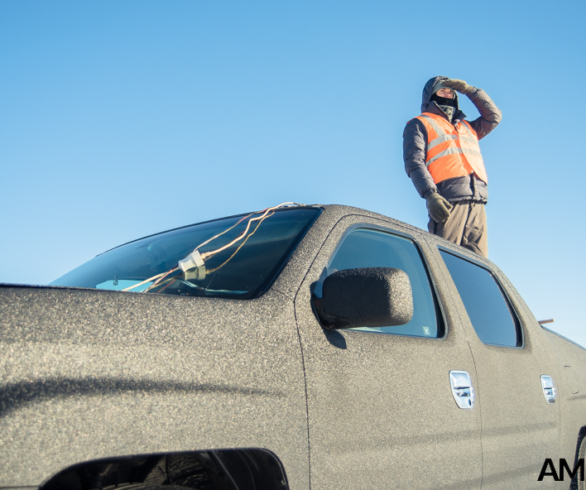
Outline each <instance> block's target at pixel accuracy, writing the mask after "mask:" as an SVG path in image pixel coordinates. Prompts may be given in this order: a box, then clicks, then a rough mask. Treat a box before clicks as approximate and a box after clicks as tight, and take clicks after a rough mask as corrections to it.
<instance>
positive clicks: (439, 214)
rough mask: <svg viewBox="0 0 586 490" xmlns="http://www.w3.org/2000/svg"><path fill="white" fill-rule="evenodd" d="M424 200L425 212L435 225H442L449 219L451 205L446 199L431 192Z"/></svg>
mask: <svg viewBox="0 0 586 490" xmlns="http://www.w3.org/2000/svg"><path fill="white" fill-rule="evenodd" d="M426 199H427V210H428V211H429V215H430V216H431V219H432V220H434V221H435V222H436V223H442V222H443V221H446V220H447V219H448V218H449V217H450V211H451V209H452V205H451V204H450V203H449V201H448V200H447V199H445V198H444V197H442V196H440V195H439V194H438V193H437V192H432V193H431V194H430V195H429V196H427V198H426Z"/></svg>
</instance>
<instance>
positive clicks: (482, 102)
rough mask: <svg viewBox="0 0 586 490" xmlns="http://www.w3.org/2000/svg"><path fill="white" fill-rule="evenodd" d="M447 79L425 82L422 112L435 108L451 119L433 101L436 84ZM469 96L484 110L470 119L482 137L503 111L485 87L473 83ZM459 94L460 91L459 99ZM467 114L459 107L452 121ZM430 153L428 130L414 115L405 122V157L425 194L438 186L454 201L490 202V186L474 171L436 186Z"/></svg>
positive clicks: (407, 165)
mask: <svg viewBox="0 0 586 490" xmlns="http://www.w3.org/2000/svg"><path fill="white" fill-rule="evenodd" d="M446 79H447V77H435V78H432V79H431V80H429V81H428V82H427V83H426V84H425V87H424V89H423V97H422V102H421V112H422V113H423V112H431V113H433V114H438V115H440V116H443V117H445V118H446V119H448V118H447V117H446V115H445V114H444V112H443V111H442V110H441V109H440V107H439V106H438V105H437V103H436V102H435V101H430V98H431V96H432V94H433V87H434V86H435V85H436V84H437V83H439V82H440V81H441V80H446ZM467 96H468V98H469V99H470V100H471V101H472V103H473V104H474V105H475V106H476V108H477V109H478V112H480V117H479V118H478V119H475V120H474V121H470V125H471V126H472V127H473V128H474V130H475V131H476V133H477V134H478V139H479V140H480V139H482V138H484V137H485V136H486V135H487V134H488V133H490V132H491V131H492V130H493V129H494V128H496V127H497V126H498V124H499V123H500V121H501V111H500V110H499V108H498V107H497V106H496V105H495V104H494V102H493V101H492V99H491V98H490V97H489V96H488V95H487V93H486V92H485V91H484V90H482V89H479V88H475V87H473V88H472V90H471V91H470V92H469V93H468V94H467ZM457 97H458V96H457V95H456V102H457ZM465 117H466V114H464V113H463V112H462V111H461V110H460V109H459V107H457V109H456V112H455V114H454V117H453V119H452V124H454V125H456V124H457V123H458V122H459V121H461V120H463V119H464V118H465ZM426 153H427V130H426V129H425V126H424V125H423V123H421V121H419V120H418V119H411V121H409V122H408V123H407V126H405V131H403V159H404V160H405V171H406V172H407V175H408V176H409V177H410V178H411V180H412V181H413V184H414V185H415V188H416V189H417V191H418V192H419V194H420V195H421V197H427V195H428V194H430V193H431V192H434V191H436V190H437V191H438V192H439V193H440V194H441V195H442V196H443V197H445V198H446V199H447V200H448V201H452V202H457V201H476V202H483V203H486V202H487V200H488V188H487V186H486V184H485V183H484V182H483V181H482V180H480V179H478V178H476V177H475V176H474V174H471V175H467V176H465V177H455V178H453V179H448V180H444V181H442V182H440V183H439V184H437V186H436V184H435V183H434V181H433V178H432V177H431V175H430V173H429V171H428V170H427V166H426V165H425V155H426Z"/></svg>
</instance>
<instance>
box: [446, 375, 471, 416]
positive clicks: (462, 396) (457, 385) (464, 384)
mask: <svg viewBox="0 0 586 490" xmlns="http://www.w3.org/2000/svg"><path fill="white" fill-rule="evenodd" d="M450 386H451V387H452V395H454V400H456V404H457V405H458V407H460V408H474V387H473V386H472V381H471V380H470V375H469V374H468V373H467V372H466V371H450Z"/></svg>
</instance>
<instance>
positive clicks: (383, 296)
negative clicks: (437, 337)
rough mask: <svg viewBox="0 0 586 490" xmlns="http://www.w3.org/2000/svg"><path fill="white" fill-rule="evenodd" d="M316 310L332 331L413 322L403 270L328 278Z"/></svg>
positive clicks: (338, 274) (344, 272)
mask: <svg viewBox="0 0 586 490" xmlns="http://www.w3.org/2000/svg"><path fill="white" fill-rule="evenodd" d="M313 301H314V306H315V309H316V310H317V313H318V316H319V317H320V320H321V321H322V323H323V324H324V325H325V326H326V327H327V328H330V329H339V328H349V327H388V326H397V325H404V324H406V323H409V322H410V321H411V318H413V293H412V291H411V282H410V281H409V276H408V275H407V274H406V273H405V272H404V271H402V270H400V269H392V268H389V267H365V268H361V269H346V270H342V271H337V272H334V273H333V274H331V275H330V276H328V277H326V279H325V280H324V283H323V294H322V298H321V299H314V300H313Z"/></svg>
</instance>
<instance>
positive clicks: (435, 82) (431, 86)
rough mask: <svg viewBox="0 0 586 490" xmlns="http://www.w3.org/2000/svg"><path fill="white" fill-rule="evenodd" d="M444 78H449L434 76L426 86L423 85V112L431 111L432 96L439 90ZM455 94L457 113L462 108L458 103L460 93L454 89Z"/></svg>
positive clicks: (446, 78)
mask: <svg viewBox="0 0 586 490" xmlns="http://www.w3.org/2000/svg"><path fill="white" fill-rule="evenodd" d="M444 80H449V78H448V77H441V76H438V77H433V78H430V79H429V80H428V81H427V83H426V84H425V87H423V94H422V96H421V112H422V113H423V112H429V105H430V104H431V103H432V102H431V100H430V99H431V96H432V95H433V94H434V93H435V92H436V91H437V90H439V89H440V88H441V87H440V86H439V85H441V84H442V82H443V81H444ZM454 94H455V96H456V113H457V112H458V111H459V110H460V104H459V103H458V93H457V92H456V91H455V90H454Z"/></svg>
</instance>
